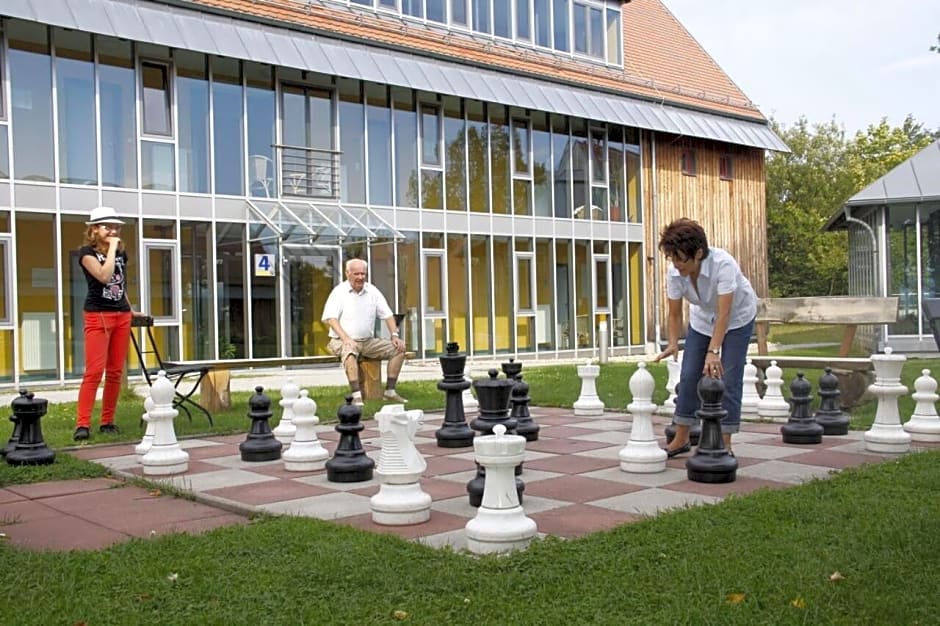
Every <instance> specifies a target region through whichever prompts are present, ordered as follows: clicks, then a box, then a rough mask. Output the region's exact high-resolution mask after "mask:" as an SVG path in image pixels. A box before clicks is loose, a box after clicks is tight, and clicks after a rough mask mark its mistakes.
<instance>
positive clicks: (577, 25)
mask: <svg viewBox="0 0 940 626" xmlns="http://www.w3.org/2000/svg"><path fill="white" fill-rule="evenodd" d="M587 12H588V7H587V6H585V5H583V4H581V3H580V2H575V3H574V7H573V8H572V12H571V14H572V18H573V20H572V28H571V31H572V33H573V35H574V51H575V52H578V53H580V54H587V51H588V27H587V21H588V18H587Z"/></svg>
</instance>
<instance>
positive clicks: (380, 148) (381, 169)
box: [366, 83, 392, 205]
mask: <svg viewBox="0 0 940 626" xmlns="http://www.w3.org/2000/svg"><path fill="white" fill-rule="evenodd" d="M366 124H367V127H368V132H369V203H370V204H374V205H391V204H392V113H391V109H390V108H389V105H388V88H387V87H385V86H383V85H376V84H373V83H366Z"/></svg>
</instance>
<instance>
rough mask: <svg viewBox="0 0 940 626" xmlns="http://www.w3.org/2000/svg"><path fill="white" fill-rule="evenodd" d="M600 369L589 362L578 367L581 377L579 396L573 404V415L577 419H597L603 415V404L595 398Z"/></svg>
mask: <svg viewBox="0 0 940 626" xmlns="http://www.w3.org/2000/svg"><path fill="white" fill-rule="evenodd" d="M600 374H601V368H600V367H599V366H597V365H592V364H591V362H590V361H588V362H587V363H585V364H584V365H579V366H578V376H580V377H581V396H580V397H579V398H578V399H577V401H576V402H575V403H574V414H575V415H577V416H579V417H598V416H601V415H603V414H604V403H603V402H601V399H600V398H599V397H598V396H597V377H598V376H600Z"/></svg>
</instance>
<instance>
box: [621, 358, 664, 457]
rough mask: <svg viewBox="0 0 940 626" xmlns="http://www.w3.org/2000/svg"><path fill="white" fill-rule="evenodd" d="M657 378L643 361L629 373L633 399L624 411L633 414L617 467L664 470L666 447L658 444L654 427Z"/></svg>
mask: <svg viewBox="0 0 940 626" xmlns="http://www.w3.org/2000/svg"><path fill="white" fill-rule="evenodd" d="M655 387H656V381H655V380H653V376H652V374H650V373H649V372H648V371H647V370H646V363H643V362H640V363H639V364H638V365H637V370H636V373H634V374H633V376H631V377H630V394H631V395H632V396H633V401H632V402H631V403H630V404H628V405H627V411H628V412H629V413H630V414H631V415H632V416H633V426H632V427H631V428H630V441H628V442H627V445H626V446H624V447H623V448H622V449H621V450H620V453H619V455H618V456H619V457H620V469H622V470H623V471H625V472H633V473H636V474H654V473H656V472H664V471H666V451H665V450H663V449H662V448H660V447H659V443H658V442H657V441H656V433H655V432H654V431H653V412H654V411H655V410H656V405H655V404H653V389H655Z"/></svg>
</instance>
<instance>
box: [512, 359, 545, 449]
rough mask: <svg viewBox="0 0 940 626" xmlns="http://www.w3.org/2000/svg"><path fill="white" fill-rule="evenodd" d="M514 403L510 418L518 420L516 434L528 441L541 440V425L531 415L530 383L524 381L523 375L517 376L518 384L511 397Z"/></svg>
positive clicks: (514, 387)
mask: <svg viewBox="0 0 940 626" xmlns="http://www.w3.org/2000/svg"><path fill="white" fill-rule="evenodd" d="M509 401H510V402H512V412H511V413H510V414H509V417H511V418H514V419H515V420H516V434H517V435H521V436H523V437H525V440H526V441H538V440H539V425H538V424H536V423H535V420H534V419H532V416H531V415H530V414H529V402H530V401H531V398H530V397H529V383H527V382H525V381H524V380H522V374H519V375H517V376H516V384H515V385H514V386H513V388H512V394H511V395H510V397H509Z"/></svg>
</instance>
